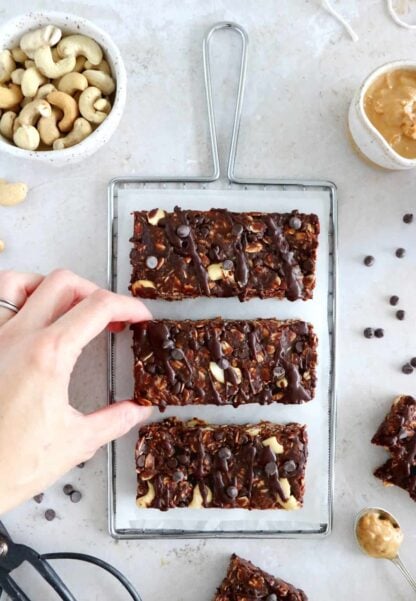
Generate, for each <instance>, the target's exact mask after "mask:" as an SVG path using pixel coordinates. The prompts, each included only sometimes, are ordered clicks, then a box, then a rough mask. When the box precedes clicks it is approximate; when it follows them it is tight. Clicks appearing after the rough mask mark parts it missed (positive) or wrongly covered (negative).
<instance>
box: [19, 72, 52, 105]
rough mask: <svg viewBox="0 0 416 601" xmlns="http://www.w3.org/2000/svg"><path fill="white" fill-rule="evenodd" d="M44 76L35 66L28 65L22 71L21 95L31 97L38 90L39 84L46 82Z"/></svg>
mask: <svg viewBox="0 0 416 601" xmlns="http://www.w3.org/2000/svg"><path fill="white" fill-rule="evenodd" d="M46 81H47V80H46V78H45V77H44V76H43V75H42V73H40V72H39V70H38V69H37V68H36V67H29V69H26V71H25V72H24V73H23V77H22V84H21V85H22V92H23V96H26V97H29V98H33V97H34V96H35V95H36V92H37V91H38V88H39V86H41V85H42V84H44V83H45V82H46Z"/></svg>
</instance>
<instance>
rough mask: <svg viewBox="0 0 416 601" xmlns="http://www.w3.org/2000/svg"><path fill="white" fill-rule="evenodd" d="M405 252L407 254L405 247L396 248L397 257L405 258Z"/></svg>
mask: <svg viewBox="0 0 416 601" xmlns="http://www.w3.org/2000/svg"><path fill="white" fill-rule="evenodd" d="M405 254H406V251H405V249H404V248H398V249H397V250H396V257H397V258H398V259H403V257H404V255H405Z"/></svg>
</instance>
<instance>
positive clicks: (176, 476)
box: [172, 470, 183, 482]
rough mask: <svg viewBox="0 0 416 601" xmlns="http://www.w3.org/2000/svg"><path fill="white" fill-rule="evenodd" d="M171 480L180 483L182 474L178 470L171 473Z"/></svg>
mask: <svg viewBox="0 0 416 601" xmlns="http://www.w3.org/2000/svg"><path fill="white" fill-rule="evenodd" d="M172 480H173V481H174V482H180V481H181V480H183V472H180V471H179V470H177V471H176V472H173V475H172Z"/></svg>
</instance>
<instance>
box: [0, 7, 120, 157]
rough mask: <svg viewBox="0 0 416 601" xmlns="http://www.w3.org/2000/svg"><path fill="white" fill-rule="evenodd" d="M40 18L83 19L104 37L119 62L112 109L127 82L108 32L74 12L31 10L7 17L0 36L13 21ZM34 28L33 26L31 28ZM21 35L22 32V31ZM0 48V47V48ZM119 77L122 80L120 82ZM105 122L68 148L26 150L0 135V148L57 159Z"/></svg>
mask: <svg viewBox="0 0 416 601" xmlns="http://www.w3.org/2000/svg"><path fill="white" fill-rule="evenodd" d="M42 18H43V19H44V18H47V19H62V20H68V21H84V22H85V23H86V24H87V25H88V27H89V28H91V29H92V30H93V31H94V30H95V31H96V32H97V33H98V34H99V35H100V36H102V37H103V38H104V39H105V42H106V44H107V46H108V48H109V50H110V52H111V53H114V55H116V56H117V59H118V62H119V64H120V73H119V77H118V82H117V83H118V84H120V83H121V85H120V87H119V85H117V87H116V94H115V97H114V104H113V106H112V110H113V109H114V108H115V107H116V105H118V104H119V103H120V96H119V90H120V89H121V90H124V92H122V94H124V95H125V89H126V83H127V76H126V72H125V67H124V62H123V59H122V56H121V52H120V50H119V49H118V47H117V45H116V44H115V42H113V40H112V38H111V37H110V36H109V35H108V33H107V32H106V31H104V30H103V29H101V27H99V26H98V25H96V24H95V23H94V22H93V21H90V19H86V18H85V17H82V16H80V15H76V14H74V13H64V12H62V11H56V10H43V11H41V10H37V11H33V12H26V13H21V14H19V15H17V16H15V17H12V18H11V19H8V20H7V21H6V22H5V23H3V24H2V25H1V26H0V37H1V36H2V35H3V34H4V33H5V32H7V31H8V29H9V28H10V26H11V25H13V24H14V23H16V22H18V21H20V20H22V19H39V20H42ZM33 29H35V28H33ZM27 31H30V29H28V30H27ZM22 35H23V33H22ZM0 50H1V48H0ZM120 79H121V80H122V81H121V82H120ZM105 123H106V120H104V121H103V122H102V123H100V125H99V126H98V127H97V128H96V129H95V130H94V131H93V132H92V133H91V134H90V135H89V136H88V137H87V138H85V139H84V140H82V141H81V142H78V144H76V145H75V146H71V147H69V148H63V149H62V150H26V149H24V148H19V147H18V146H15V145H14V144H11V143H9V142H7V141H5V140H3V139H2V138H1V137H0V150H4V152H8V153H9V154H12V155H13V156H15V157H21V158H23V159H27V155H28V153H30V155H31V158H32V157H33V158H35V159H36V158H39V160H42V159H50V160H52V158H53V157H56V158H57V157H59V159H63V158H65V157H69V156H73V154H74V149H75V148H76V149H77V150H78V149H80V150H81V151H82V150H83V149H84V148H85V147H86V146H90V145H91V143H92V141H94V139H95V138H96V137H97V136H95V134H96V133H97V132H98V130H99V129H100V130H101V131H100V134H102V133H105V132H103V130H102V129H101V126H104V125H105ZM105 129H107V127H104V130H105Z"/></svg>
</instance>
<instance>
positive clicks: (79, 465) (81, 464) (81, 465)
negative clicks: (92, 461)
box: [77, 461, 85, 470]
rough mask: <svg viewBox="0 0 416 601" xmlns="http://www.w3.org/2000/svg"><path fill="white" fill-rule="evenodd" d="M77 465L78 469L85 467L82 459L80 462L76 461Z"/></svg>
mask: <svg viewBox="0 0 416 601" xmlns="http://www.w3.org/2000/svg"><path fill="white" fill-rule="evenodd" d="M77 467H79V469H80V470H82V468H83V467H85V461H83V462H82V463H78V465H77Z"/></svg>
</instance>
